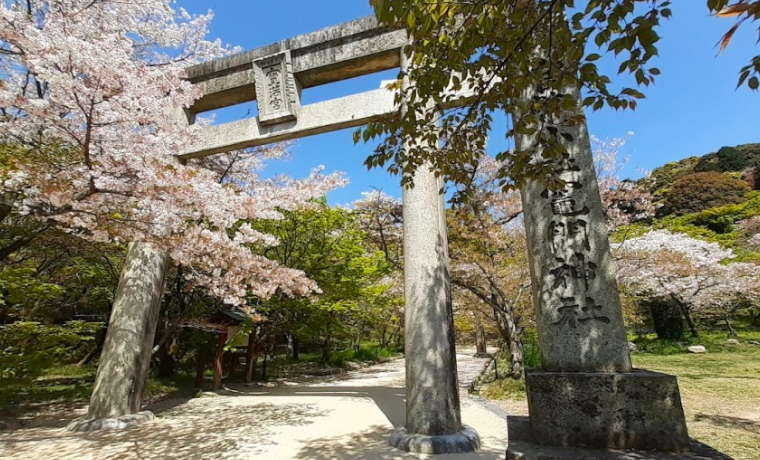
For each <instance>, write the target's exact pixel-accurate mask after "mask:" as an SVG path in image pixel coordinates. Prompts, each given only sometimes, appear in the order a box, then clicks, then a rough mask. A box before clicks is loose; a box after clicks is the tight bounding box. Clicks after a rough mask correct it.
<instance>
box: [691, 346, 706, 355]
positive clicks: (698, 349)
mask: <svg viewBox="0 0 760 460" xmlns="http://www.w3.org/2000/svg"><path fill="white" fill-rule="evenodd" d="M686 350H687V351H688V352H689V353H695V354H702V353H707V348H705V347H704V346H702V345H692V346H690V347H688V348H687V349H686Z"/></svg>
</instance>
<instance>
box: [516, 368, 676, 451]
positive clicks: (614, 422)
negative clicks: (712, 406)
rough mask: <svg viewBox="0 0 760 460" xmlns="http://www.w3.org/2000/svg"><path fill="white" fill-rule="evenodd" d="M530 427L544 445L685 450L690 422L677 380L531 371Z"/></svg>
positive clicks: (633, 374) (658, 376) (659, 376)
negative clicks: (688, 422)
mask: <svg viewBox="0 0 760 460" xmlns="http://www.w3.org/2000/svg"><path fill="white" fill-rule="evenodd" d="M525 384H526V388H527V393H528V409H529V411H530V426H531V430H532V434H533V437H534V439H535V440H536V442H538V443H539V444H543V445H552V446H563V447H585V448H592V449H636V450H659V451H671V452H683V451H687V450H688V449H689V435H688V432H687V431H686V418H685V417H684V413H683V406H681V395H680V393H679V391H678V382H677V381H676V378H675V376H672V375H667V374H660V373H658V372H649V371H643V370H634V371H633V372H627V373H614V372H598V373H592V372H544V371H530V372H528V373H526V376H525Z"/></svg>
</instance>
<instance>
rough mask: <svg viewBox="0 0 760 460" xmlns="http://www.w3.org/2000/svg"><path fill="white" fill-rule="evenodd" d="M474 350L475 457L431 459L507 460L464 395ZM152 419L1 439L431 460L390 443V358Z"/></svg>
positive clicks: (173, 453)
mask: <svg viewBox="0 0 760 460" xmlns="http://www.w3.org/2000/svg"><path fill="white" fill-rule="evenodd" d="M473 351H474V350H469V349H464V350H461V352H460V353H459V354H457V363H458V370H459V375H460V387H461V388H462V389H463V391H462V421H463V423H465V424H467V425H470V426H472V427H473V428H475V429H476V430H477V431H478V433H479V434H480V436H481V441H482V443H483V448H482V450H481V451H480V452H478V453H474V454H466V455H437V456H435V458H436V459H441V460H445V459H453V458H456V459H458V460H468V459H503V458H504V453H505V451H506V446H507V430H506V423H505V420H504V414H503V413H501V412H500V411H499V410H498V409H497V408H495V407H493V406H489V405H487V404H484V402H482V401H481V400H478V399H471V398H468V397H467V396H466V391H464V389H465V388H466V387H467V386H468V385H469V383H470V382H471V381H472V379H474V378H475V377H477V375H478V374H479V372H480V370H481V369H482V368H483V365H484V364H485V361H486V360H483V359H476V358H472V354H473V353H472V352H473ZM152 409H153V410H154V411H155V412H156V414H157V416H158V418H157V419H156V420H155V421H153V422H149V423H146V424H143V425H141V426H138V427H135V428H132V429H129V430H123V431H106V432H100V433H90V434H73V433H68V432H66V431H63V430H62V429H60V428H45V427H37V428H30V429H20V430H14V431H8V432H3V433H0V458H2V459H4V460H15V459H18V460H34V459H56V460H58V459H60V460H89V459H93V460H94V459H97V460H117V459H118V460H131V459H182V460H196V459H198V460H200V459H241V460H243V459H245V460H249V459H275V460H284V459H310V460H327V459H397V458H399V459H414V458H428V457H429V456H424V455H413V454H408V453H405V452H401V451H398V450H396V449H394V448H392V447H390V446H389V445H388V438H389V437H390V434H391V432H392V431H393V428H394V426H401V425H403V424H404V361H403V360H395V361H391V362H388V363H384V364H380V365H376V366H372V367H368V368H365V369H361V370H358V371H355V372H351V373H347V374H341V375H337V376H331V377H322V378H312V379H303V378H301V379H297V380H291V381H285V382H279V383H278V385H277V386H259V387H246V386H242V385H241V386H231V387H229V388H227V389H225V390H224V391H220V392H218V393H209V394H206V395H205V396H204V397H202V398H196V399H191V400H187V401H164V402H163V403H162V404H161V405H160V406H157V407H154V408H152Z"/></svg>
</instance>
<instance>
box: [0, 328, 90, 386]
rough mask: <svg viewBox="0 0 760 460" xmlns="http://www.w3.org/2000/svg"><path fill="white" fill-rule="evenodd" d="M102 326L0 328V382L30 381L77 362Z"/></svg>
mask: <svg viewBox="0 0 760 460" xmlns="http://www.w3.org/2000/svg"><path fill="white" fill-rule="evenodd" d="M101 327H102V324H101V323H87V322H84V321H69V322H68V323H66V324H64V325H62V326H47V325H44V324H40V323H33V322H24V321H19V322H16V323H12V324H8V325H5V326H0V381H2V380H6V379H13V380H16V381H18V380H31V379H33V378H35V377H37V376H39V375H41V374H43V373H44V372H45V370H46V369H47V368H48V367H50V366H52V365H53V364H67V363H71V362H75V361H76V360H77V359H78V358H79V356H78V355H77V352H78V351H79V350H81V349H82V347H81V345H83V344H85V343H88V342H92V341H93V340H94V337H95V334H96V333H97V331H98V330H99V329H100V328H101Z"/></svg>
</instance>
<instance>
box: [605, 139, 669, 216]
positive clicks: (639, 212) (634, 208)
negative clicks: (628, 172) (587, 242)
mask: <svg viewBox="0 0 760 460" xmlns="http://www.w3.org/2000/svg"><path fill="white" fill-rule="evenodd" d="M632 135H633V133H630V132H629V133H628V135H627V136H626V137H616V138H612V139H600V138H598V137H595V136H591V146H592V148H593V150H594V167H595V168H596V178H597V180H598V181H599V191H600V193H601V195H602V204H603V205H604V211H605V215H606V216H607V227H608V228H609V229H610V231H614V230H617V229H618V228H620V227H621V226H624V225H627V224H630V223H631V222H635V221H638V220H643V219H647V218H649V217H653V216H654V213H655V211H656V209H657V207H656V206H655V204H654V197H653V196H652V194H651V193H649V191H648V190H647V189H646V187H643V186H642V185H640V184H639V183H637V182H635V181H631V180H624V179H621V178H620V171H621V170H622V169H623V168H624V167H625V165H626V164H627V163H628V157H622V158H621V156H620V150H621V149H622V148H623V147H624V146H625V143H626V141H627V138H628V137H630V136H632Z"/></svg>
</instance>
